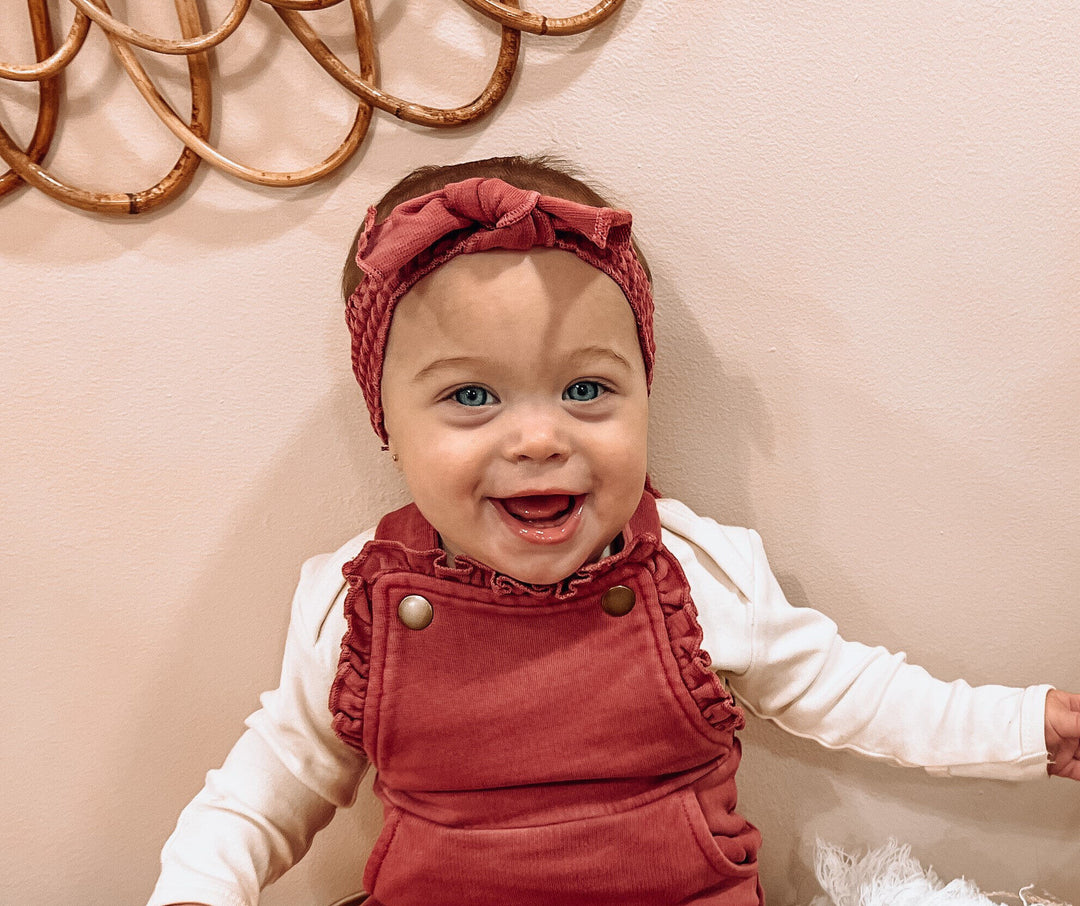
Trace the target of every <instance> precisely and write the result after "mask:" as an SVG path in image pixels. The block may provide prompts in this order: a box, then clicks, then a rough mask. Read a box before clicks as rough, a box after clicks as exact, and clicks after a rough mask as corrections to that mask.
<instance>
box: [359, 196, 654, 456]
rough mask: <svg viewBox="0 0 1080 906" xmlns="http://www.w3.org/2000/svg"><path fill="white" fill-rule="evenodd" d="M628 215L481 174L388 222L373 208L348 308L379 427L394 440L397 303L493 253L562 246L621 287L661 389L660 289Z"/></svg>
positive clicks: (400, 210)
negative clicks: (389, 351)
mask: <svg viewBox="0 0 1080 906" xmlns="http://www.w3.org/2000/svg"><path fill="white" fill-rule="evenodd" d="M630 224H631V216H630V213H629V212H628V211H619V210H615V209H613V208H597V207H592V206H590V205H585V204H579V203H578V202H575V201H568V200H566V199H565V198H557V197H554V196H550V195H541V194H540V193H539V192H536V191H530V190H527V189H520V188H518V187H516V186H512V185H510V184H509V183H506V182H503V181H502V180H501V179H494V178H484V177H475V178H473V179H467V180H465V181H463V182H458V183H451V184H449V185H447V186H445V187H443V188H442V189H439V190H438V191H435V192H430V193H428V194H427V195H421V196H419V197H417V198H412V199H409V200H408V201H405V202H403V203H401V204H400V205H398V206H397V207H396V208H394V210H393V211H391V212H390V214H389V216H388V217H387V218H386V219H385V220H383V221H382V222H381V223H378V224H376V223H375V208H369V209H368V213H367V218H366V219H365V221H364V229H363V232H362V233H361V235H360V239H359V241H358V243H357V249H356V263H357V265H358V266H359V267H360V269H361V270H362V271H363V273H364V277H363V279H362V280H361V281H360V284H359V285H358V286H357V287H356V289H355V291H354V292H353V293H352V295H351V296H350V297H349V299H348V302H347V303H346V306H345V320H346V323H347V324H348V327H349V332H350V333H351V335H352V362H353V372H354V373H355V375H356V380H357V382H358V383H359V384H360V388H361V389H362V390H363V392H364V399H365V401H366V402H367V406H368V412H369V413H370V415H371V424H372V426H373V427H374V428H375V431H376V433H377V434H378V435H379V437H381V438H382V440H383V442H384V443H385V442H386V439H387V437H386V427H385V425H384V424H383V411H382V394H381V384H382V368H383V356H384V354H385V351H386V340H387V337H388V335H389V332H390V322H391V320H392V318H393V313H394V307H395V306H396V305H397V303H398V301H399V300H400V299H401V297H402V296H404V295H405V293H407V292H408V291H409V290H410V289H412V287H413V286H415V285H416V283H417V282H418V281H419V280H420V279H421V278H422V277H424V276H426V275H427V274H429V273H431V272H432V271H433V270H435V269H436V268H437V267H439V266H441V265H443V264H445V263H446V262H447V261H449V260H450V259H452V258H455V257H457V256H458V255H467V254H472V253H475V252H483V251H488V250H490V249H510V250H514V251H526V250H528V249H530V248H535V247H538V246H539V247H543V248H559V249H563V250H565V251H568V252H573V254H575V255H577V257H578V258H580V259H581V260H582V261H585V262H586V263H588V264H591V265H592V266H593V267H596V268H598V269H599V270H601V271H603V272H604V273H605V274H607V275H608V276H609V277H611V278H612V279H613V280H614V281H615V282H616V283H618V284H619V286H620V287H621V289H622V291H623V294H624V295H625V296H626V299H627V302H628V303H629V304H630V308H631V309H632V311H633V313H634V319H635V321H636V322H637V328H638V340H639V342H640V344H641V354H642V357H643V358H644V361H645V375H646V380H648V381H649V382H650V383H651V380H652V365H653V358H654V355H655V349H656V345H655V341H654V339H653V326H652V314H653V301H652V289H651V287H650V286H649V279H648V277H647V276H646V274H645V270H644V268H643V267H642V266H641V262H640V261H639V260H638V258H637V255H636V254H635V253H634V250H633V246H632V244H631V242H630Z"/></svg>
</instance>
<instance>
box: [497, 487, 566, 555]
mask: <svg viewBox="0 0 1080 906" xmlns="http://www.w3.org/2000/svg"><path fill="white" fill-rule="evenodd" d="M586 496H587V495H585V494H567V493H565V492H562V491H552V492H544V493H541V494H514V495H513V496H510V497H491V498H489V500H490V501H491V503H492V505H493V506H494V507H495V510H496V511H497V512H498V513H499V515H500V516H501V517H502V521H503V523H504V524H505V525H506V527H507V528H508V529H510V530H511V531H512V532H513V533H514V535H515V536H516V537H518V538H520V539H521V540H523V541H528V542H530V543H532V544H541V545H549V544H561V543H563V542H566V541H569V540H570V539H571V538H572V537H573V536H574V534H575V533H576V532H577V530H578V528H579V527H580V525H581V520H582V511H583V510H584V509H585V498H586Z"/></svg>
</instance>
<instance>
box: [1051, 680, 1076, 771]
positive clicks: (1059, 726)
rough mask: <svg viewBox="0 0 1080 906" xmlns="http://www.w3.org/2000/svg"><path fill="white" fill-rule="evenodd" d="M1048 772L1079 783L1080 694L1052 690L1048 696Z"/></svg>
mask: <svg viewBox="0 0 1080 906" xmlns="http://www.w3.org/2000/svg"><path fill="white" fill-rule="evenodd" d="M1046 751H1047V752H1049V753H1050V764H1048V765H1047V766H1046V770H1047V772H1048V773H1050V774H1056V775H1057V776H1058V777H1068V778H1069V779H1071V780H1080V695H1070V694H1069V693H1068V692H1059V691H1058V690H1057V689H1051V690H1050V694H1049V695H1047V696H1046Z"/></svg>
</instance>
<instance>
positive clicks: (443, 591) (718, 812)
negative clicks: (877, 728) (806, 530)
mask: <svg viewBox="0 0 1080 906" xmlns="http://www.w3.org/2000/svg"><path fill="white" fill-rule="evenodd" d="M345 575H346V577H347V578H348V580H349V583H350V586H351V587H350V591H349V595H348V597H347V599H346V604H345V609H346V615H347V618H348V623H349V629H348V632H347V633H346V636H345V639H344V641H343V643H342V658H341V663H340V666H339V670H338V674H337V676H336V678H335V680H334V684H333V687H332V690H331V697H330V707H331V710H332V711H333V713H334V728H335V730H336V731H337V733H338V735H339V736H341V738H342V739H344V740H345V741H346V742H347V743H348V744H349V745H352V746H354V747H356V748H359V749H361V750H362V751H363V752H364V753H365V754H366V755H367V757H368V758H369V759H370V760H371V762H372V763H373V764H374V765H375V768H376V769H377V771H378V774H377V778H376V782H375V791H376V793H377V794H378V796H379V797H380V798H381V799H382V801H383V804H384V810H385V825H384V828H383V831H382V834H381V836H380V837H379V840H378V841H377V843H376V844H375V848H374V850H373V852H372V854H371V857H370V860H369V861H368V864H367V868H366V870H365V874H364V884H365V887H366V889H367V890H368V891H369V892H371V894H372V899H371V901H370V902H372V903H374V904H387V906H413V904H415V906H421V904H423V906H437V904H478V906H489V904H490V906H495V904H499V906H502V904H515V906H533V904H535V906H541V904H542V906H551V904H564V906H571V904H582V906H584V904H590V906H592V904H612V906H614V904H618V906H631V904H642V906H645V904H648V906H660V904H665V906H666V904H676V903H701V904H704V903H715V904H725V906H756V904H759V903H760V902H761V891H760V887H759V885H758V881H757V849H758V846H759V842H760V838H759V834H758V832H757V830H756V829H755V828H754V827H753V826H752V825H750V824H749V823H748V822H747V821H746V820H745V819H743V818H742V817H741V816H740V815H738V814H737V813H736V812H735V804H736V795H735V779H734V778H735V769H736V768H737V767H738V763H739V743H738V740H737V739H736V738H735V736H734V731H735V730H737V729H739V728H741V726H742V713H741V712H740V710H739V709H738V708H737V707H736V706H735V704H734V703H733V702H732V700H731V698H730V696H729V694H728V693H727V691H726V690H725V688H724V687H723V685H722V683H721V682H720V681H719V679H718V678H717V677H716V676H715V674H713V673H712V672H711V671H710V670H709V669H708V663H709V662H708V656H707V655H706V654H705V653H704V652H702V650H701V647H700V645H701V630H700V628H699V626H698V623H697V618H696V613H695V610H694V606H693V603H692V602H691V600H690V593H689V589H688V586H687V582H686V579H685V577H684V575H683V572H682V568H681V567H680V565H679V563H678V561H677V560H676V559H675V557H674V556H673V555H672V554H671V553H669V552H668V551H667V550H666V549H665V548H664V547H663V546H662V545H661V543H660V524H659V519H658V517H657V513H656V506H655V503H654V501H653V498H652V497H651V496H650V495H648V494H646V495H645V496H644V497H643V498H642V501H641V504H640V506H639V507H638V510H637V512H636V513H635V515H634V517H633V519H631V521H630V524H629V525H628V526H627V528H626V530H624V532H623V534H622V537H621V549H620V550H619V551H618V552H617V553H615V554H613V555H612V556H609V557H606V558H604V559H602V560H601V561H599V562H598V563H595V564H590V565H588V566H586V567H583V568H582V570H581V572H580V573H577V574H575V575H574V576H572V577H570V578H569V579H567V580H564V581H563V582H562V583H560V584H559V585H558V586H546V587H543V588H539V587H535V586H528V585H524V584H522V583H519V582H517V581H515V580H513V579H511V578H508V577H506V576H503V575H499V574H496V573H494V572H492V571H491V570H490V569H489V568H488V567H485V566H483V565H482V564H479V563H476V562H474V561H469V560H468V559H467V558H463V557H461V558H458V559H457V561H456V563H455V564H454V566H448V565H447V563H446V555H445V554H444V553H443V552H442V551H441V550H439V548H438V538H437V536H436V534H435V532H434V529H432V527H431V526H430V525H429V524H428V523H427V522H426V521H425V520H424V519H423V517H422V516H421V515H420V513H419V511H418V510H417V509H416V508H415V507H414V506H411V505H410V506H408V507H405V508H404V509H402V510H398V511H396V512H394V513H391V514H389V515H388V516H386V517H385V518H384V519H383V520H382V521H381V522H380V524H379V528H378V532H377V535H376V539H375V540H374V541H372V542H370V543H369V544H368V545H366V546H365V548H364V550H363V551H362V552H361V553H360V555H359V556H358V557H357V558H356V559H355V560H354V561H352V563H350V564H348V565H347V566H346V567H345ZM616 585H623V586H626V587H628V588H630V589H632V591H633V593H634V602H635V603H634V606H633V607H632V608H631V609H630V611H629V612H628V613H626V614H625V615H623V616H612V615H609V614H608V613H607V612H605V610H604V609H603V607H602V605H601V601H602V599H603V595H604V593H605V592H606V591H607V590H608V589H610V588H611V587H613V586H616ZM408 595H422V596H423V597H424V598H426V599H427V600H428V601H429V602H431V604H432V606H433V610H434V614H433V618H432V620H431V623H430V625H428V626H426V627H425V628H423V629H420V630H414V629H410V628H408V627H406V626H405V625H404V624H403V622H402V621H401V619H399V616H398V605H399V603H400V602H401V600H402V598H404V597H406V596H408Z"/></svg>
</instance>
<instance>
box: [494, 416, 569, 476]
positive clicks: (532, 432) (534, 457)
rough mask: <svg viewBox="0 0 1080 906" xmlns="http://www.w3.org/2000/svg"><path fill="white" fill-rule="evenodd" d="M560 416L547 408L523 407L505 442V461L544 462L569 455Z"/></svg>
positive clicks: (567, 440) (567, 441) (562, 458)
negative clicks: (506, 459)
mask: <svg viewBox="0 0 1080 906" xmlns="http://www.w3.org/2000/svg"><path fill="white" fill-rule="evenodd" d="M563 415H564V413H563V412H561V411H557V410H555V409H554V407H549V406H528V407H523V408H522V410H521V411H520V412H519V413H516V417H515V419H514V423H513V425H512V427H511V430H510V431H509V432H508V434H507V438H506V447H505V449H506V457H507V458H508V459H510V460H512V461H513V462H530V461H531V462H548V461H560V460H564V459H566V458H567V457H569V455H570V443H569V439H568V437H567V435H566V432H565V431H564V430H563V428H562V420H563Z"/></svg>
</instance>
